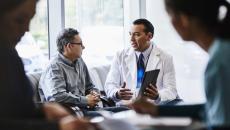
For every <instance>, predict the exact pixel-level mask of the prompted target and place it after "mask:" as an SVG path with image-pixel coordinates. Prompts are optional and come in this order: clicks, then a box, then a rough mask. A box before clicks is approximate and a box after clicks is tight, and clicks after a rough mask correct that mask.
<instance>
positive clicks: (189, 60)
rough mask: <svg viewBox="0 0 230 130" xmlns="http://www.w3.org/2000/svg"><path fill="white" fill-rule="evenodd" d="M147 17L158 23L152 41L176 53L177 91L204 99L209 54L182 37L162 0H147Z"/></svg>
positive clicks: (193, 98) (190, 99)
mask: <svg viewBox="0 0 230 130" xmlns="http://www.w3.org/2000/svg"><path fill="white" fill-rule="evenodd" d="M146 8H147V12H146V14H147V18H148V19H149V20H150V21H151V22H152V23H153V25H154V27H155V35H154V37H153V42H155V43H156V45H157V46H158V47H160V48H162V49H163V50H165V51H166V52H168V53H169V54H171V55H172V56H173V61H174V65H175V70H176V80H177V89H178V93H179V95H180V96H181V98H182V99H184V100H185V101H186V102H193V103H194V102H196V103H198V102H199V103H200V102H204V101H205V100H206V99H205V96H204V84H203V76H204V69H205V66H206V64H207V60H208V55H207V54H206V52H204V51H203V50H201V49H200V48H199V47H198V46H197V45H196V44H194V43H189V42H185V41H183V40H182V39H181V38H180V37H179V35H178V34H177V32H176V31H175V29H174V28H173V27H172V24H171V23H170V19H169V16H168V14H167V13H166V11H165V8H164V1H162V0H154V1H153V0H147V1H146Z"/></svg>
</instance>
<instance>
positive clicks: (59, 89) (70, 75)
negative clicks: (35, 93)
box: [39, 54, 98, 105]
mask: <svg viewBox="0 0 230 130" xmlns="http://www.w3.org/2000/svg"><path fill="white" fill-rule="evenodd" d="M92 90H95V91H98V89H96V88H95V86H94V84H93V83H92V80H91V78H90V76H89V72H88V69H87V66H86V64H85V63H84V61H83V59H82V58H79V59H77V60H76V61H75V62H71V61H70V60H68V59H67V58H65V57H64V56H63V55H62V54H58V55H57V57H56V58H55V59H54V60H52V62H51V63H50V64H49V66H48V67H47V69H46V70H45V72H44V73H43V74H42V76H41V79H40V82H39V94H40V97H41V100H42V101H55V102H59V103H70V104H75V105H87V100H86V97H85V96H86V95H87V94H89V93H90V91H92Z"/></svg>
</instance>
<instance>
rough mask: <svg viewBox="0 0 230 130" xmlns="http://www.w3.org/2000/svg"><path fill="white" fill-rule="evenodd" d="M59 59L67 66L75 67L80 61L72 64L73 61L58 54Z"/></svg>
mask: <svg viewBox="0 0 230 130" xmlns="http://www.w3.org/2000/svg"><path fill="white" fill-rule="evenodd" d="M58 57H59V58H60V59H61V60H62V61H63V62H64V63H65V64H67V65H69V66H75V65H76V62H77V61H78V60H75V61H74V62H72V61H71V60H69V59H67V58H66V57H65V56H64V55H62V54H61V53H58Z"/></svg>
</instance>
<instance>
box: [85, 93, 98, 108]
mask: <svg viewBox="0 0 230 130" xmlns="http://www.w3.org/2000/svg"><path fill="white" fill-rule="evenodd" d="M86 99H87V104H88V105H89V106H90V107H95V106H96V105H97V103H98V102H99V101H100V98H99V97H98V96H97V95H96V96H95V95H93V94H88V95H86Z"/></svg>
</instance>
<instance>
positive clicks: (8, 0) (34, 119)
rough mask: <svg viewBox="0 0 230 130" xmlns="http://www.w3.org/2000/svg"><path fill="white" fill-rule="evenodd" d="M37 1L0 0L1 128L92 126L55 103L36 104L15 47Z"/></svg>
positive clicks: (36, 129)
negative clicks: (37, 105) (38, 105)
mask: <svg viewBox="0 0 230 130" xmlns="http://www.w3.org/2000/svg"><path fill="white" fill-rule="evenodd" d="M36 3H37V0H1V1H0V19H1V20H0V28H1V29H0V59H1V63H0V99H1V106H0V129H2V130H3V129H4V130H7V129H17V130H32V129H33V130H75V129H77V130H81V129H84V130H85V129H88V128H93V127H92V126H91V125H90V124H89V123H87V122H86V121H82V120H78V119H76V118H74V117H73V116H71V115H70V114H69V113H68V112H67V111H66V110H65V109H64V108H63V107H61V106H60V105H58V104H53V103H50V104H43V105H41V106H40V107H36V106H35V104H34V102H33V100H32V97H33V92H32V87H31V85H30V83H29V81H28V79H27V77H26V75H25V71H24V68H23V63H22V61H21V59H20V57H19V56H18V53H17V51H16V50H15V46H16V44H17V43H18V42H19V41H20V38H21V37H22V36H23V35H24V33H25V32H26V31H29V23H30V20H31V19H32V17H33V16H34V14H35V8H36Z"/></svg>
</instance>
